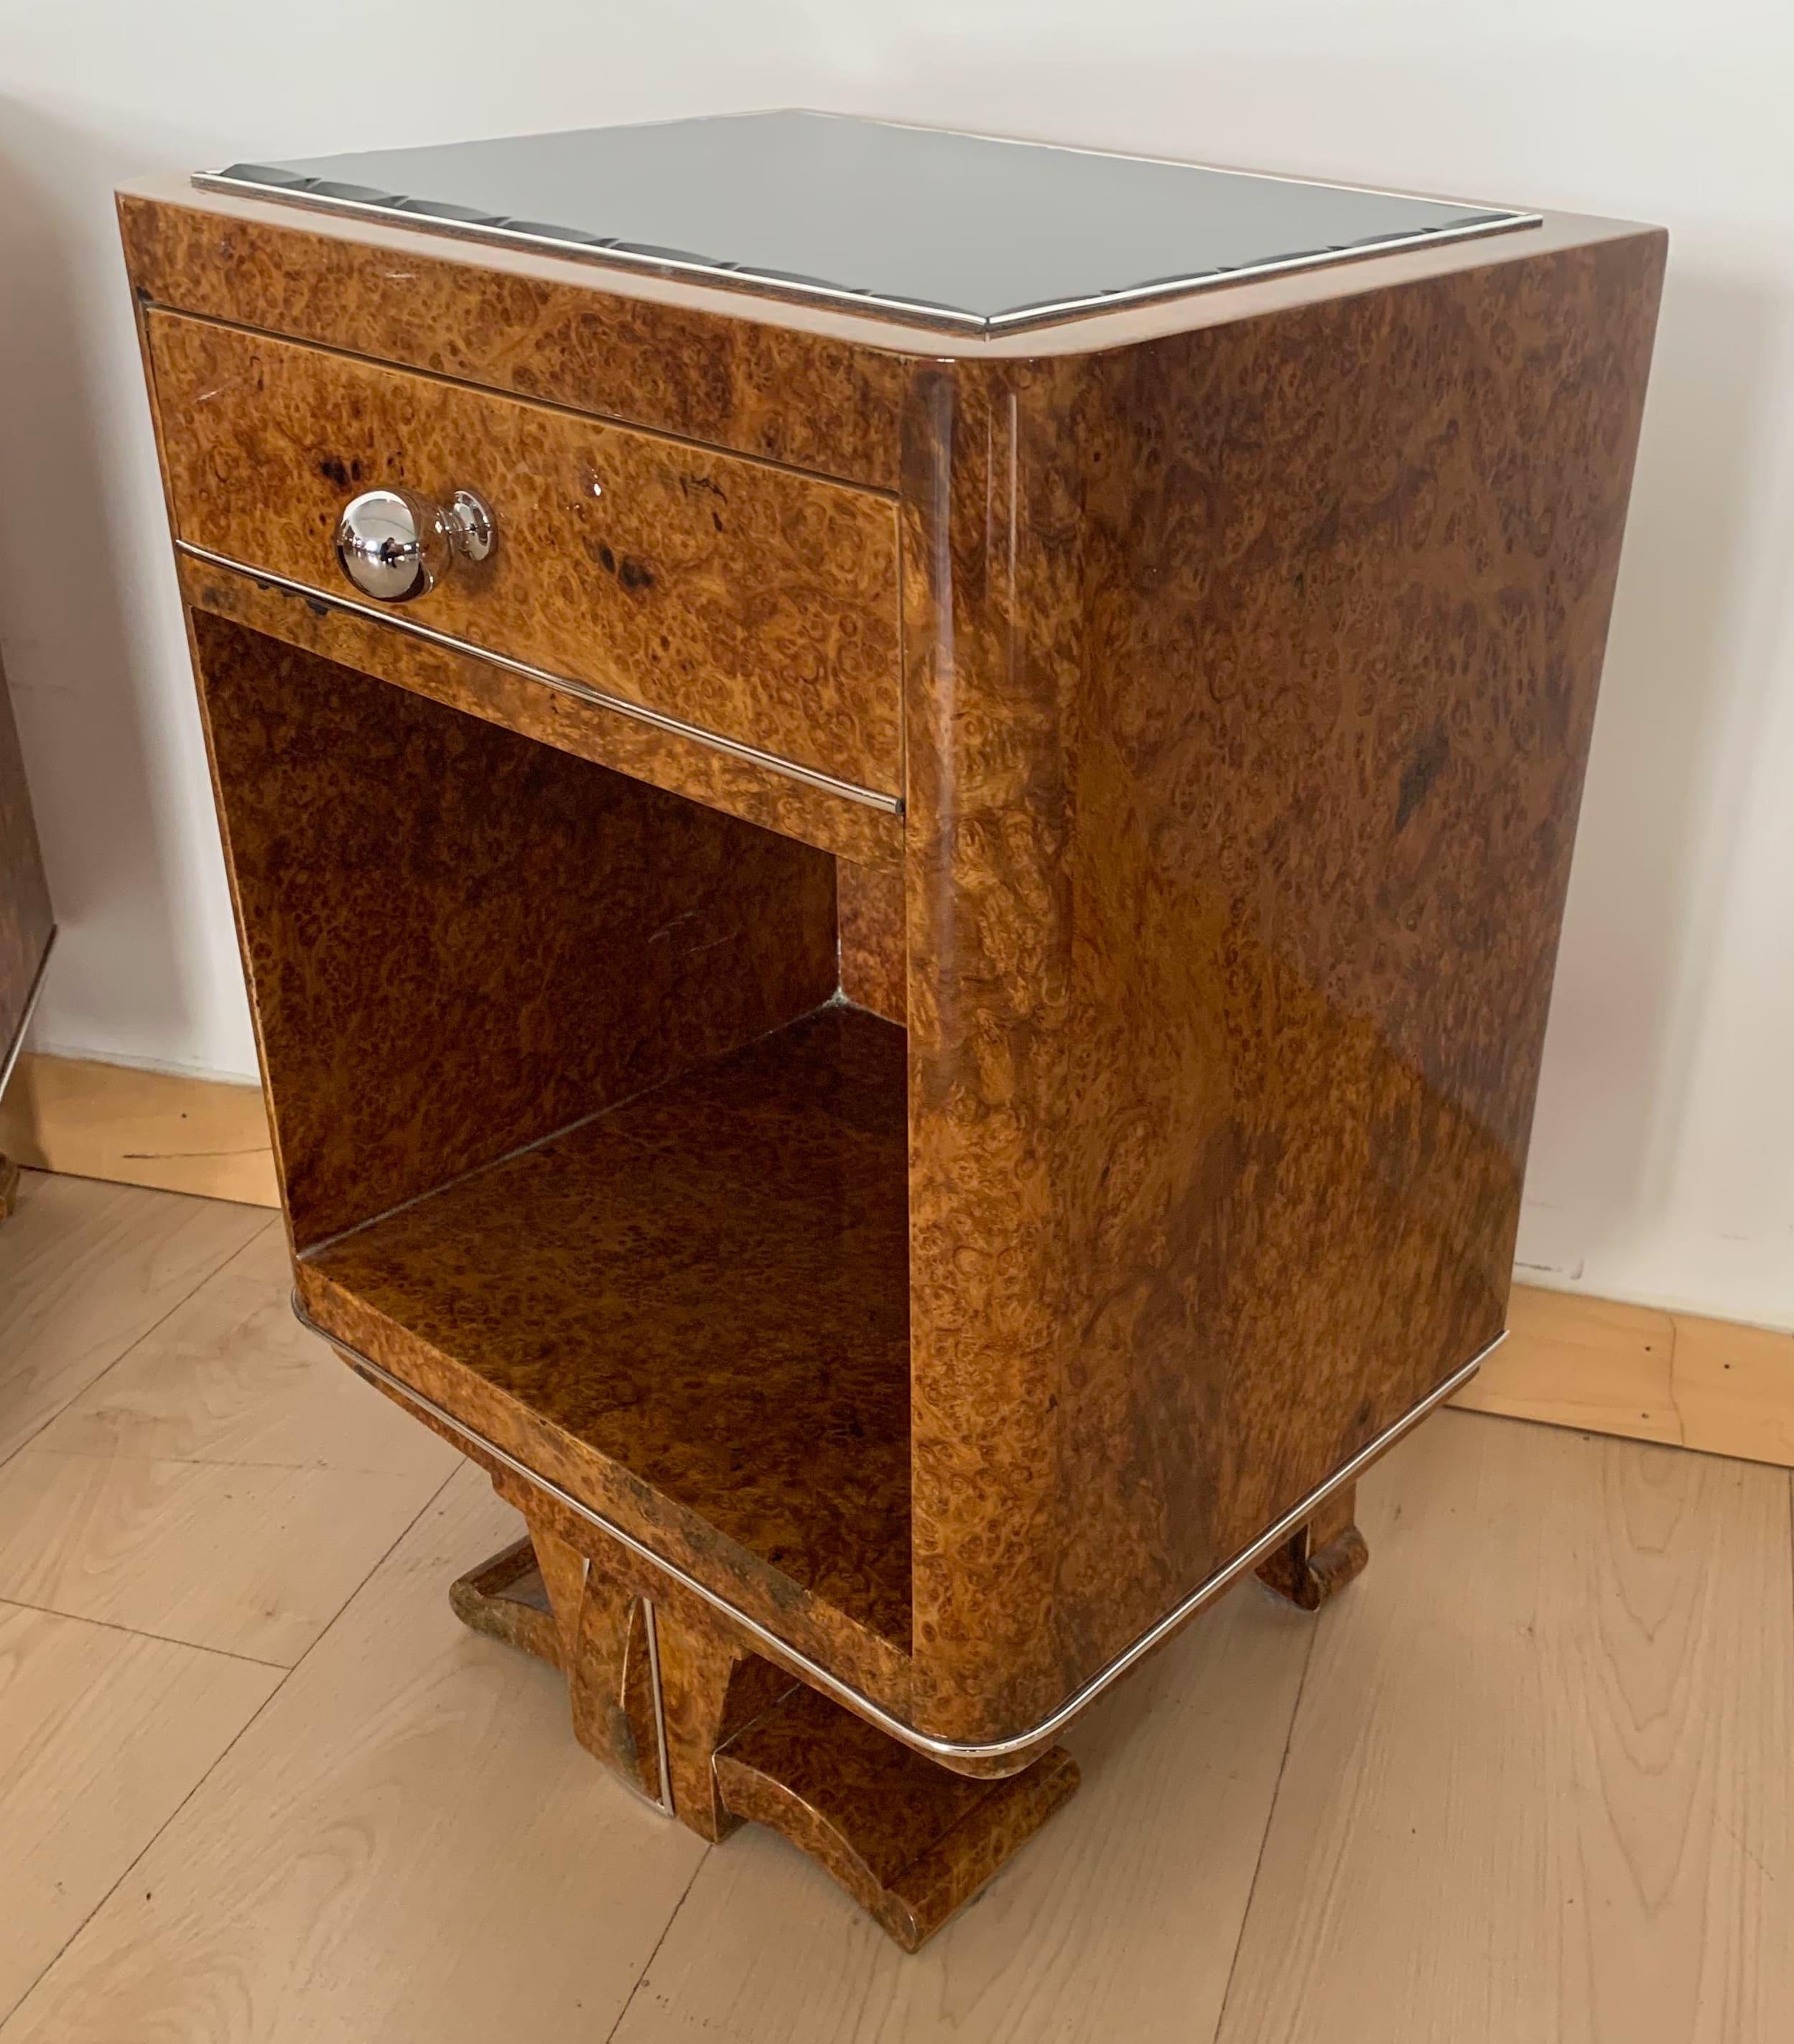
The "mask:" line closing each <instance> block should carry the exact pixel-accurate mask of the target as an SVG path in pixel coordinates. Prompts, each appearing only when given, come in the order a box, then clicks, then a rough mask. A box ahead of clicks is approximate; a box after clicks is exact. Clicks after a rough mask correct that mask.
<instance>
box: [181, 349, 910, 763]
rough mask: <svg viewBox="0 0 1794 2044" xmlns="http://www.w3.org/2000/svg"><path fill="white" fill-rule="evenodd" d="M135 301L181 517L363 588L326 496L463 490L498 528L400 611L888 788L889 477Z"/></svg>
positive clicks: (786, 755) (190, 531)
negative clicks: (651, 426)
mask: <svg viewBox="0 0 1794 2044" xmlns="http://www.w3.org/2000/svg"><path fill="white" fill-rule="evenodd" d="M146 325H147V328H148V347H149V354H150V360H151V365H152V371H153V375H154V378H155V386H156V403H157V408H158V410H159V413H160V417H161V425H162V436H163V454H164V459H165V461H166V463H167V473H168V487H169V494H170V498H171V502H172V505H173V508H174V518H175V529H176V534H177V536H178V537H179V539H181V540H184V541H186V542H187V543H188V544H190V545H193V546H197V547H202V548H206V549H207V550H208V551H210V552H212V553H215V554H219V555H224V556H225V557H226V558H227V559H230V560H232V561H235V562H236V563H240V565H241V566H243V567H248V568H251V569H260V570H263V571H265V572H267V573H268V574H275V575H279V576H280V577H282V578H285V579H286V580H288V581H290V582H300V583H303V584H305V586H308V587H311V588H314V589H316V590H318V591H319V592H320V593H321V594H325V595H329V596H334V597H338V598H340V599H343V600H346V601H354V602H358V603H360V604H362V605H365V606H367V607H368V608H371V609H379V608H380V606H379V605H375V604H374V603H372V601H371V599H369V598H367V597H364V596H363V595H362V594H361V593H360V592H359V590H356V589H355V587H354V586H353V585H352V584H351V583H350V582H349V581H348V578H347V576H346V575H345V574H344V571H343V569H342V567H341V565H340V563H339V562H338V560H337V559H336V549H335V545H334V533H335V530H336V521H337V519H338V517H339V516H340V513H341V512H342V509H343V507H344V504H345V503H346V502H347V501H348V500H349V499H350V498H352V497H354V496H355V495H357V494H359V492H361V491H362V490H368V489H371V488H375V487H378V486H382V485H391V486H403V487H405V488H407V489H410V490H416V491H417V492H419V493H420V494H422V495H424V496H427V497H429V498H433V499H435V500H436V501H443V502H446V501H448V498H449V497H450V495H451V493H452V492H453V491H455V490H458V489H468V490H476V491H478V494H480V495H481V496H482V498H485V500H486V502H487V503H488V504H489V505H490V506H491V508H492V510H493V513H494V517H495V520H496V523H497V532H498V544H497V547H496V548H495V549H494V551H493V553H492V555H491V556H490V559H486V560H485V561H483V562H481V563H477V564H476V563H471V562H468V561H461V562H459V563H457V564H456V565H455V569H454V571H453V572H452V573H451V574H449V575H448V576H447V577H446V578H444V580H443V581H441V582H439V583H438V584H437V586H436V587H435V588H433V589H432V590H430V591H429V592H428V594H426V595H424V596H421V597H417V598H416V599H415V600H414V601H411V602H409V603H406V604H404V605H401V606H400V607H399V608H398V611H397V612H396V613H395V616H396V617H398V618H400V619H402V621H404V622H405V623H407V624H421V625H425V626H428V628H430V629H432V630H433V631H436V632H444V633H447V634H448V635H449V636H452V637H454V638H455V639H458V640H463V641H465V642H466V643H467V644H469V645H471V646H474V647H479V648H482V650H485V651H490V652H494V653H497V654H501V655H505V657H507V658H509V659H513V660H518V661H521V662H524V663H526V664H527V665H528V666H530V667H537V668H540V669H542V670H544V671H545V672H546V673H548V674H553V675H558V676H560V677H563V678H566V679H567V680H570V681H574V682H580V683H582V684H583V685H585V686H587V687H589V688H593V689H597V690H601V691H602V692H603V693H604V694H607V695H609V696H613V697H618V698H620V699H622V700H623V701H626V702H632V703H636V704H639V705H642V706H643V707H644V708H646V709H650V710H652V711H655V712H656V713H659V714H660V715H661V716H663V717H672V718H674V719H676V720H678V721H679V722H680V723H682V724H688V725H690V726H692V727H693V728H695V729H696V730H697V731H699V732H706V733H710V734H713V735H715V736H718V737H721V738H724V739H727V740H732V741H734V742H735V743H739V744H745V745H749V746H751V747H755V749H756V750H758V751H762V752H765V753H768V754H770V755H774V757H775V758H777V759H787V760H790V761H792V762H794V763H797V765H799V766H801V767H807V768H810V769H812V770H815V771H817V772H820V773H823V774H829V775H832V776H833V777H834V778H837V779H839V780H842V781H846V782H851V783H852V784H854V785H855V786H859V787H862V788H867V789H870V790H875V791H877V792H878V793H881V794H887V795H893V796H894V795H896V794H897V793H898V792H899V783H900V775H901V740H900V730H901V718H900V688H899V659H900V654H899V641H898V624H897V601H898V597H897V513H896V506H895V505H894V504H893V502H892V501H891V500H890V499H889V498H886V497H884V496H882V495H881V494H878V493H877V492H875V491H871V490H862V489H856V488H854V487H852V486H849V485H847V484H845V483H837V482H825V481H824V480H822V479H821V478H818V477H815V476H809V475H803V474H797V473H794V472H793V471H790V470H787V469H782V468H775V467H770V466H767V465H766V464H764V463H758V462H754V461H749V460H745V459H741V458H740V457H739V456H736V455H724V454H719V453H716V452H715V451H713V450H712V449H710V448H702V447H697V446H693V445H692V444H689V443H687V442H685V441H681V440H665V439H662V438H660V437H659V436H656V435H655V434H651V433H644V432H632V431H629V430H628V429H627V428H623V427H619V426H613V425H603V424H601V423H600V422H599V421H596V420H594V419H590V418H587V417H583V416H582V415H581V414H579V413H573V412H567V411H563V410H561V409H559V408H557V407H554V406H551V405H540V404H534V403H532V402H529V401H527V400H524V399H521V398H506V397H501V396H498V395H496V394H492V393H490V392H486V391H480V390H470V389H467V388H466V387H465V386H462V385H459V384H455V383H448V382H442V381H440V380H439V379H438V378H435V377H431V376H424V375H416V374H414V373H413V372H411V371H406V370H401V369H394V368H390V367H385V366H383V365H382V364H379V363H370V362H366V361H363V360H360V359H357V358H355V357H352V356H345V355H336V354H332V353H331V352H328V351H326V350H324V349H321V348H312V347H309V346H306V345H305V344H301V343H297V342H293V341H287V340H278V339H275V337H274V336H271V335H267V334H259V333H252V332H245V331H244V330H243V329H242V328H235V327H222V326H215V325H212V324H210V323H209V322H208V321H203V320H195V319H190V318H186V317H182V315H180V314H179V313H163V312H152V313H149V314H148V316H147V320H146Z"/></svg>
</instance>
